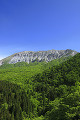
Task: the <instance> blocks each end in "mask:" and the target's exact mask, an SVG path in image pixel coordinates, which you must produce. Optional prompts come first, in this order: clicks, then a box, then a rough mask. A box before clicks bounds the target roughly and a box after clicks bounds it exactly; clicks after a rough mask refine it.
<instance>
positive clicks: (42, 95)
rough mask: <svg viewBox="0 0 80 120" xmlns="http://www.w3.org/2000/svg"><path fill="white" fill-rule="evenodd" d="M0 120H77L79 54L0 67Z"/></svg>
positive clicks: (79, 85)
mask: <svg viewBox="0 0 80 120" xmlns="http://www.w3.org/2000/svg"><path fill="white" fill-rule="evenodd" d="M0 119H1V120H80V53H78V54H77V55H75V56H74V57H66V58H64V57H63V58H60V59H55V60H53V61H51V62H49V63H46V62H44V61H43V62H38V61H37V60H36V61H35V62H33V63H30V64H27V63H25V62H21V63H20V62H18V63H16V64H4V65H2V66H0Z"/></svg>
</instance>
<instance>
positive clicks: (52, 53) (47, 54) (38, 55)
mask: <svg viewBox="0 0 80 120" xmlns="http://www.w3.org/2000/svg"><path fill="white" fill-rule="evenodd" d="M75 54H77V52H76V51H74V50H71V49H67V50H54V49H53V50H48V51H37V52H33V51H23V52H19V53H15V54H13V55H12V56H9V57H7V58H5V59H3V60H1V61H0V65H2V64H4V62H5V61H7V63H9V64H13V63H17V62H22V61H24V62H27V63H30V62H34V61H36V60H37V61H39V62H40V61H46V62H49V61H52V60H54V59H56V58H61V57H63V56H64V57H67V56H70V55H71V56H74V55H75Z"/></svg>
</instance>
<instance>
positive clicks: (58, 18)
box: [0, 0, 80, 59]
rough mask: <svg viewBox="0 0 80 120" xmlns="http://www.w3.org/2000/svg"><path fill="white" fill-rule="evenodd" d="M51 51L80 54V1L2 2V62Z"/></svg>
mask: <svg viewBox="0 0 80 120" xmlns="http://www.w3.org/2000/svg"><path fill="white" fill-rule="evenodd" d="M51 49H56V50H62V49H64V50H65V49H73V50H76V51H78V52H80V0H0V59H1V58H3V57H6V56H9V55H11V54H13V53H15V52H20V51H40V50H51Z"/></svg>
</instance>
